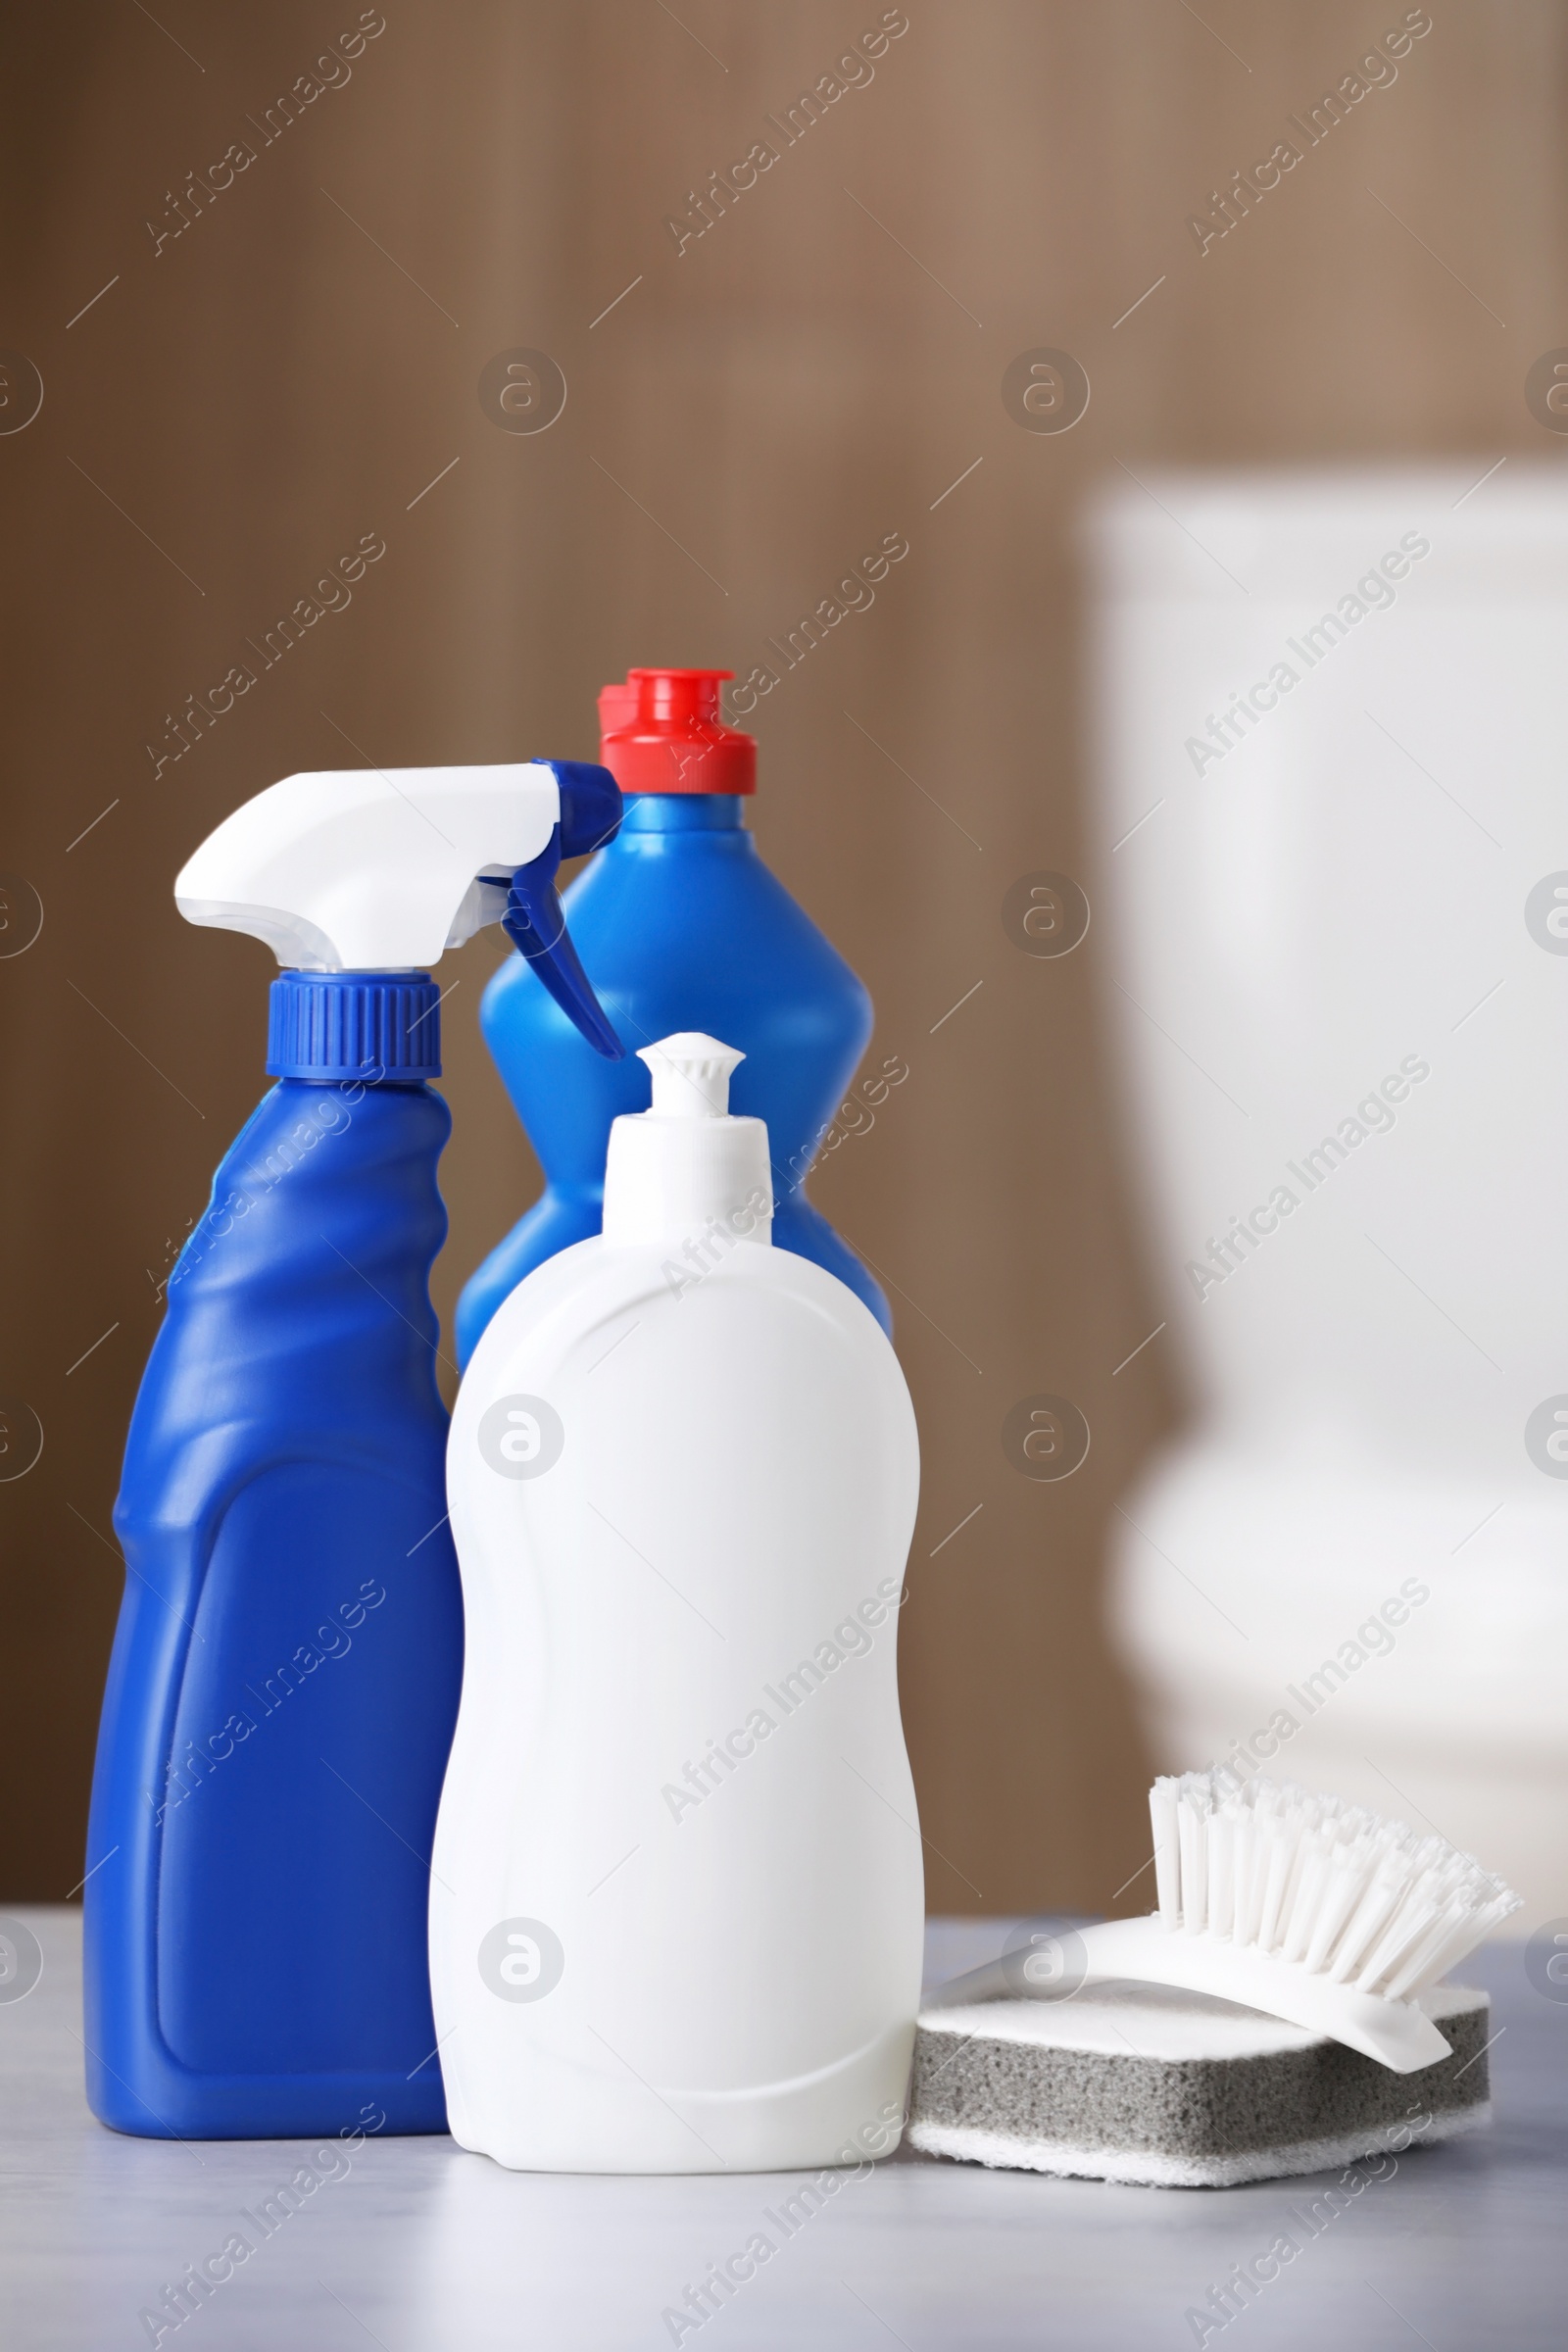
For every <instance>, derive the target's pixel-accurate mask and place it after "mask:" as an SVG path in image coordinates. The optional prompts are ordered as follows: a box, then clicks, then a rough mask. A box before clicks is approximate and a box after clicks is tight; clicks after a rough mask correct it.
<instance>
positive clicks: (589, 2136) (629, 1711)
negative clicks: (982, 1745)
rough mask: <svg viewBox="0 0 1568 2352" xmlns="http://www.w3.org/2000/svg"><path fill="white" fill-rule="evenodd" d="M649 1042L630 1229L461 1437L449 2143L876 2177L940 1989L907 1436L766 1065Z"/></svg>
mask: <svg viewBox="0 0 1568 2352" xmlns="http://www.w3.org/2000/svg"><path fill="white" fill-rule="evenodd" d="M641 1058H642V1059H643V1060H644V1061H646V1062H648V1063H649V1064H650V1066H651V1068H652V1070H653V1107H652V1109H651V1110H648V1111H643V1112H641V1113H638V1114H634V1115H623V1116H622V1117H620V1118H617V1119H616V1120H615V1122H614V1125H613V1129H612V1131H611V1137H610V1152H609V1166H608V1169H607V1173H606V1178H605V1194H604V1230H603V1233H602V1234H601V1235H599V1236H596V1237H595V1238H594V1239H592V1240H589V1241H584V1242H579V1243H577V1244H576V1245H575V1246H574V1247H572V1248H570V1249H567V1250H563V1251H561V1252H560V1253H558V1254H557V1255H555V1256H553V1257H551V1258H550V1259H548V1260H547V1261H546V1263H545V1264H544V1265H542V1266H539V1267H537V1268H536V1269H535V1271H534V1272H533V1273H532V1274H530V1275H529V1276H528V1277H527V1278H526V1280H525V1281H524V1282H522V1283H521V1284H520V1285H519V1287H518V1288H517V1289H516V1290H515V1291H514V1292H513V1293H512V1295H511V1297H510V1298H509V1299H506V1300H505V1301H504V1302H503V1304H502V1305H501V1307H500V1308H499V1309H498V1310H497V1312H496V1314H495V1316H494V1317H493V1319H492V1321H491V1323H490V1326H489V1328H488V1330H487V1331H486V1332H485V1334H484V1337H483V1338H482V1339H481V1341H480V1342H479V1345H478V1347H477V1348H475V1350H474V1354H473V1357H472V1360H471V1361H470V1363H469V1365H468V1369H467V1372H466V1375H465V1378H464V1382H463V1387H462V1389H461V1391H460V1392H459V1397H458V1403H457V1408H456V1411H455V1413H454V1416H453V1424H452V1437H451V1442H450V1445H449V1447H448V1455H447V1493H448V1497H449V1500H450V1503H451V1509H452V1527H453V1533H454V1536H455V1538H456V1541H457V1547H458V1558H459V1562H460V1564H461V1568H462V1573H463V1589H464V1601H465V1606H466V1612H467V1628H468V1647H467V1657H466V1665H465V1668H464V1686H463V1703H462V1707H461V1709H460V1712H459V1717H458V1730H457V1736H456V1739H455V1740H454V1743H453V1750H452V1762H451V1766H450V1768H449V1771H448V1774H447V1779H446V1785H445V1788H444V1789H443V1791H442V1796H441V1811H440V1818H439V1820H438V1823H437V1826H436V1841H435V1851H434V1858H433V1865H432V1871H431V1884H430V1976H431V1989H432V1991H433V1994H434V1999H435V2018H436V2031H437V2033H438V2034H440V2036H441V2051H442V2063H443V2066H444V2069H445V2073H446V2083H447V2107H448V2114H449V2117H450V2121H451V2130H452V2131H453V2133H454V2135H455V2136H456V2137H457V2139H458V2140H459V2141H460V2142H461V2143H462V2145H463V2146H465V2147H466V2148H471V2149H476V2150H479V2151H482V2152H484V2153H486V2154H489V2155H491V2156H494V2157H496V2158H497V2159H499V2161H500V2162H501V2163H502V2164H505V2165H511V2166H513V2167H515V2168H517V2169H519V2170H526V2171H552V2172H554V2171H564V2172H645V2173H695V2172H714V2171H720V2170H724V2169H730V2168H734V2169H738V2170H766V2169H772V2168H775V2167H789V2166H827V2165H836V2164H841V2163H858V2162H860V2161H862V2160H863V2159H864V2157H865V2156H867V2155H874V2154H878V2153H884V2152H886V2150H887V2149H889V2148H891V2147H892V2146H893V2145H894V2144H895V2143H896V2141H897V2138H898V2133H899V2125H900V2120H901V2118H902V2114H903V2098H904V2088H905V2082H906V2079H907V2068H908V2062H909V2053H910V2048H911V2044H912V2037H913V2028H914V2015H915V2008H916V2003H917V1998H918V1993H919V1985H920V1956H921V1931H922V1912H923V1877H922V1870H921V1847H920V1834H919V1827H918V1823H917V1821H916V1817H915V1803H914V1790H913V1787H912V1785H911V1782H910V1777H909V1766H908V1760H907V1756H906V1753H905V1746H904V1735H903V1730H902V1727H901V1725H900V1721H899V1702H898V1686H897V1669H896V1656H895V1648H896V1634H897V1625H898V1610H899V1605H900V1595H901V1591H902V1585H903V1576H904V1563H905V1556H906V1553H907V1547H908V1543H909V1537H910V1533H911V1530H912V1528H913V1524H914V1513H915V1502H916V1496H917V1490H918V1486H919V1455H918V1447H917V1443H916V1438H915V1428H914V1415H913V1412H912V1409H911V1407H910V1403H909V1396H908V1391H907V1388H906V1387H905V1384H904V1377H903V1374H902V1373H901V1372H900V1369H899V1364H898V1359H897V1357H896V1356H895V1355H894V1352H893V1349H892V1348H891V1347H890V1346H889V1344H888V1341H887V1338H886V1336H885V1335H884V1333H883V1332H882V1330H881V1329H880V1327H879V1325H878V1324H877V1322H876V1320H875V1318H874V1316H872V1315H871V1313H870V1312H869V1310H868V1309H867V1308H866V1307H865V1305H864V1304H863V1303H862V1302H861V1300H860V1299H858V1298H857V1297H856V1296H855V1294H854V1293H853V1292H852V1291H851V1290H850V1289H849V1288H848V1286H847V1285H846V1284H844V1283H841V1282H840V1281H839V1280H838V1279H837V1277H836V1276H835V1275H832V1274H828V1273H825V1272H824V1271H823V1269H822V1268H821V1267H820V1266H817V1265H814V1264H812V1263H811V1262H810V1261H809V1259H808V1258H806V1257H804V1256H802V1255H800V1254H799V1253H798V1252H796V1251H792V1250H779V1249H775V1248H773V1247H772V1246H771V1238H770V1237H771V1229H772V1222H773V1200H772V1195H771V1186H770V1181H769V1152H768V1137H767V1130H766V1128H765V1126H764V1125H763V1123H762V1121H761V1120H760V1119H757V1118H742V1117H732V1116H730V1115H728V1113H727V1110H726V1102H727V1095H728V1081H729V1074H730V1071H731V1070H732V1069H733V1068H734V1066H735V1064H736V1063H737V1062H738V1061H739V1060H740V1058H741V1057H740V1055H739V1054H737V1053H736V1052H735V1051H734V1050H733V1049H732V1048H730V1047H728V1046H726V1045H721V1044H719V1043H718V1042H717V1041H716V1040H715V1039H713V1038H711V1037H705V1036H676V1037H669V1038H665V1039H664V1040H663V1041H662V1043H661V1044H660V1045H658V1046H655V1047H652V1048H643V1049H642V1050H641ZM774 1156H775V1157H776V1152H775V1154H774Z"/></svg>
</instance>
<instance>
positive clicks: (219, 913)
mask: <svg viewBox="0 0 1568 2352" xmlns="http://www.w3.org/2000/svg"><path fill="white" fill-rule="evenodd" d="M560 817H561V787H560V784H559V781H558V779H557V777H556V774H555V771H554V769H553V768H552V767H551V766H550V765H549V763H548V762H547V761H545V760H527V761H524V762H520V763H515V764H510V765H507V766H496V767H403V768H390V769H383V768H376V767H359V768H325V769H319V770H317V771H315V772H312V773H307V774H304V775H298V776H285V777H284V778H283V781H282V782H281V783H280V784H274V785H272V786H271V787H270V790H268V791H266V792H261V793H258V794H257V795H256V798H255V799H254V800H251V801H247V802H246V803H245V805H244V807H243V808H241V809H235V810H234V813H233V815H232V816H228V817H225V818H224V820H223V822H222V823H221V825H220V826H219V827H218V830H217V831H216V832H215V833H211V834H209V835H208V837H207V839H206V840H205V841H204V842H203V843H202V846H201V848H200V849H199V850H198V851H197V852H196V854H195V856H194V857H193V858H190V859H189V860H188V861H187V863H186V864H185V866H184V868H183V869H182V871H181V872H180V874H179V876H178V878H177V879H176V881H175V883H174V904H175V906H176V907H178V908H179V911H180V913H181V914H182V915H184V917H185V919H186V921H187V922H192V923H206V924H211V925H212V926H214V927H215V928H216V929H218V930H221V931H248V932H250V933H251V935H252V936H253V937H254V938H256V939H261V940H265V941H266V942H267V945H268V946H269V947H270V949H271V950H272V951H273V953H274V954H275V956H277V960H278V962H279V963H280V964H283V965H286V966H288V967H289V968H291V969H293V970H298V971H314V972H374V971H422V970H426V969H427V968H428V967H429V966H430V965H431V964H432V963H434V962H436V961H437V960H438V958H439V957H440V956H442V955H443V954H444V952H445V951H446V950H447V949H448V948H457V947H461V946H462V945H463V943H464V941H465V940H466V939H471V938H472V936H473V934H474V932H475V931H477V930H479V929H480V928H481V927H482V926H483V925H484V924H485V923H487V922H493V921H495V920H496V919H497V917H498V916H499V915H500V914H501V913H502V912H503V911H504V909H505V907H506V903H507V893H506V887H505V886H506V884H507V881H508V879H509V878H510V876H511V873H512V869H513V868H514V867H515V866H519V865H526V864H528V863H529V862H530V860H531V859H533V858H537V857H538V856H539V855H540V854H541V852H542V851H544V850H545V849H546V848H547V847H548V846H549V842H550V837H551V834H552V832H553V831H554V829H555V826H556V824H557V823H558V821H559V820H560ZM487 877H488V878H489V880H488V882H487V879H486V878H487ZM498 886H499V887H498Z"/></svg>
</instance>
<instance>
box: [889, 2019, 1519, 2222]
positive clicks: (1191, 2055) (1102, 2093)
mask: <svg viewBox="0 0 1568 2352" xmlns="http://www.w3.org/2000/svg"><path fill="white" fill-rule="evenodd" d="M1421 2007H1422V2008H1423V2009H1425V2010H1426V2011H1427V2014H1428V2015H1429V2016H1430V2017H1432V2018H1434V2019H1435V2020H1436V2021H1437V2022H1438V2024H1440V2025H1441V2026H1442V2028H1443V2033H1444V2037H1445V2039H1446V2040H1447V2041H1448V2042H1450V2043H1451V2044H1452V2054H1451V2055H1450V2056H1449V2057H1447V2058H1445V2059H1444V2060H1442V2061H1441V2063H1440V2064H1438V2065H1436V2066H1429V2067H1424V2068H1422V2069H1421V2071H1420V2072H1419V2073H1416V2074H1410V2075H1397V2074H1393V2073H1391V2072H1390V2070H1389V2069H1388V2068H1387V2067H1383V2066H1379V2065H1378V2064H1377V2063H1376V2061H1375V2060H1373V2059H1371V2058H1363V2057H1361V2056H1359V2055H1358V2053H1357V2052H1356V2051H1354V2050H1348V2049H1346V2048H1345V2047H1344V2045H1343V2044H1342V2043H1340V2042H1337V2041H1329V2040H1326V2039H1324V2038H1323V2037H1322V2036H1320V2035H1318V2034H1309V2033H1308V2032H1306V2031H1305V2029H1304V2028H1302V2027H1300V2026H1290V2025H1285V2024H1284V2023H1282V2022H1281V2021H1280V2020H1278V2019H1276V2018H1272V2017H1264V2016H1261V2015H1260V2014H1259V2013H1258V2012H1257V2011H1256V2010H1253V2009H1241V2008H1238V2007H1236V2006H1235V2005H1234V2004H1233V2003H1231V2002H1229V2001H1218V2000H1211V1999H1210V1998H1209V1997H1208V1996H1207V1995H1206V1994H1204V1993H1198V1992H1177V1991H1173V1990H1169V1989H1167V1988H1166V1987H1164V1986H1162V1985H1125V1984H1108V1983H1107V1984H1097V1985H1089V1986H1086V1987H1084V1988H1082V1989H1081V1990H1080V1991H1078V1992H1077V1993H1076V1994H1074V1996H1073V1997H1072V1998H1071V1999H1070V2000H1056V2001H1052V2000H1020V1999H1007V2000H992V2001H980V2002H976V2003H975V2004H974V2005H973V2006H971V2007H967V2008H953V2009H929V2010H927V2011H925V2012H924V2014H923V2015H922V2016H921V2018H920V2021H919V2025H918V2028H917V2030H916V2034H915V2045H914V2079H913V2084H912V2087H911V2091H910V2110H909V2127H908V2137H909V2139H910V2141H911V2142H912V2144H913V2145H914V2146H915V2147H917V2148H922V2149H924V2150H925V2151H926V2153H927V2154H929V2155H933V2156H956V2157H962V2158H967V2159H968V2160H969V2161H971V2162H973V2163H977V2164H989V2165H1006V2166H1013V2167H1017V2168H1019V2169H1022V2170H1025V2171H1030V2172H1037V2173H1063V2174H1071V2175H1076V2176H1079V2177H1082V2178H1086V2179H1089V2180H1124V2181H1136V2182H1142V2183H1145V2184H1148V2185H1149V2186H1152V2187H1157V2188H1228V2187H1231V2186H1233V2185H1234V2184H1235V2183H1236V2182H1238V2181H1243V2180H1274V2179H1277V2178H1279V2177H1280V2176H1282V2175H1285V2174H1289V2173H1315V2172H1319V2171H1321V2170H1323V2169H1324V2168H1325V2167H1328V2166H1331V2165H1341V2166H1343V2165H1347V2164H1350V2163H1353V2162H1354V2160H1355V2159H1356V2158H1357V2157H1360V2156H1370V2155H1374V2154H1381V2153H1383V2152H1384V2151H1385V2150H1388V2149H1391V2148H1392V2149H1396V2150H1397V2149H1402V2148H1405V2147H1409V2146H1411V2145H1412V2144H1420V2143H1422V2142H1426V2143H1428V2144H1430V2143H1431V2142H1432V2141H1433V2140H1438V2139H1448V2138H1451V2137H1452V2136H1453V2135H1454V2134H1455V2133H1456V2132H1459V2131H1472V2130H1475V2129H1476V2128H1478V2127H1479V2126H1481V2125H1483V2124H1485V2123H1487V2122H1488V2121H1489V2120H1490V2117H1491V2108H1490V2105H1489V2089H1488V2080H1487V2059H1486V2047H1487V2037H1488V2024H1487V2021H1488V2016H1489V2013H1490V2012H1489V2004H1488V2000H1487V1995H1486V1994H1485V1993H1484V1992H1470V1991H1466V1990H1464V1989H1463V1988H1462V1987H1459V1986H1455V1985H1439V1986H1437V1987H1435V1988H1434V1989H1433V1990H1432V1991H1431V1992H1428V1993H1426V1994H1425V1995H1423V1997H1422V2000H1421Z"/></svg>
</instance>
